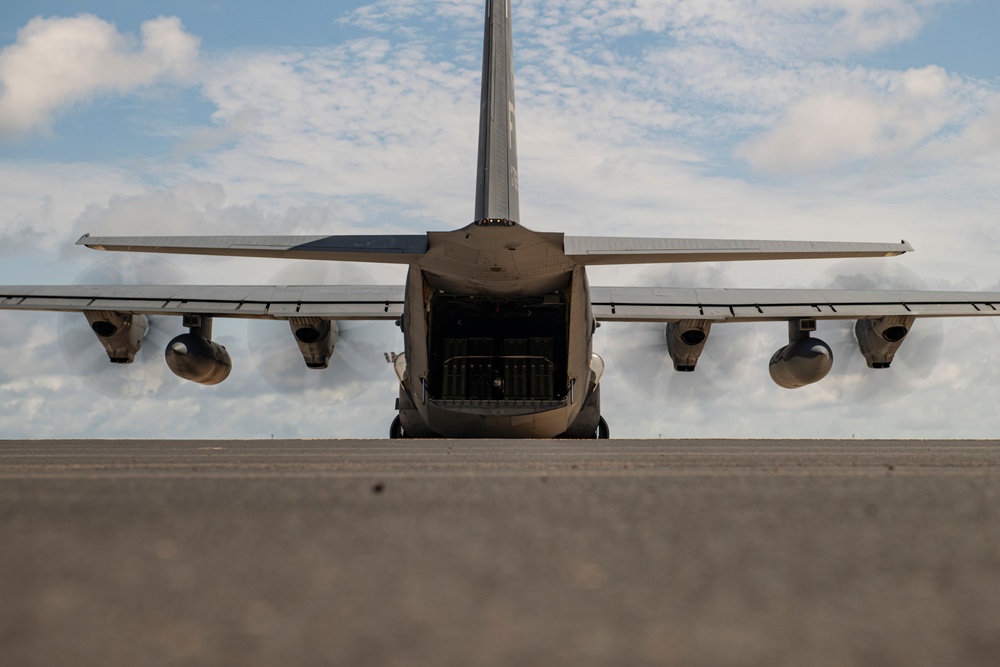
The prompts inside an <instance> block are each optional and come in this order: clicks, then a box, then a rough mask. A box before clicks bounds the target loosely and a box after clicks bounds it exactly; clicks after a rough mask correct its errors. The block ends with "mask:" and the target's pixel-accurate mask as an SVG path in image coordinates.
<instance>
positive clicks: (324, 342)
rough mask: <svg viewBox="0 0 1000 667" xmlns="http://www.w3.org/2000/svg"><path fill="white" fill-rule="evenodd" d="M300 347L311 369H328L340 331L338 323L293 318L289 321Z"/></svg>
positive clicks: (309, 318) (316, 319) (312, 318)
mask: <svg viewBox="0 0 1000 667" xmlns="http://www.w3.org/2000/svg"><path fill="white" fill-rule="evenodd" d="M288 324H289V325H290V326H291V327H292V334H293V335H294V336H295V342H296V343H297V344H298V346H299V351H300V352H301V353H302V358H303V359H304V360H305V362H306V366H308V367H309V368H315V369H320V368H326V367H328V366H329V365H330V357H331V356H333V346H334V345H336V343H337V338H338V336H339V333H340V329H339V327H338V326H337V323H336V322H332V321H330V320H322V319H318V318H314V317H308V318H299V317H296V318H292V319H291V320H289V321H288Z"/></svg>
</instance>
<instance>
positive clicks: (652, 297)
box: [591, 287, 1000, 322]
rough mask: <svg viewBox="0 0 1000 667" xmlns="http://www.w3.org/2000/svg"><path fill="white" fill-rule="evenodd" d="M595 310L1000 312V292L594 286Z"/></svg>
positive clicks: (727, 317)
mask: <svg viewBox="0 0 1000 667" xmlns="http://www.w3.org/2000/svg"><path fill="white" fill-rule="evenodd" d="M591 302H592V304H593V308H594V315H595V317H597V319H598V320H602V321H623V322H671V321H680V320H692V319H693V320H699V319H700V320H706V321H712V322H763V321H783V320H790V319H795V318H814V319H823V320H832V319H842V320H849V319H867V318H876V317H884V316H888V315H901V316H912V317H983V316H987V317H989V316H998V315H1000V293H998V292H929V291H927V292H923V291H892V290H885V291H882V290H782V289H775V290H752V289H751V290H745V289H664V288H658V287H624V288H608V287H594V288H592V289H591Z"/></svg>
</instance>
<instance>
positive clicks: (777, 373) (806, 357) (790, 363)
mask: <svg viewBox="0 0 1000 667" xmlns="http://www.w3.org/2000/svg"><path fill="white" fill-rule="evenodd" d="M831 368H833V350H831V349H830V346H829V345H827V344H826V343H824V342H823V341H821V340H820V339H819V338H812V337H810V336H808V335H807V336H802V337H801V338H798V339H797V340H793V341H792V342H791V343H789V344H788V345H786V346H785V347H783V348H781V349H780V350H778V351H777V352H775V353H774V356H773V357H771V364H770V366H769V368H768V370H769V371H770V373H771V379H772V380H774V383H775V384H777V385H778V386H779V387H784V388H785V389H798V388H799V387H805V386H806V385H810V384H813V383H815V382H819V381H820V380H822V379H823V378H825V377H826V376H827V373H829V372H830V369H831Z"/></svg>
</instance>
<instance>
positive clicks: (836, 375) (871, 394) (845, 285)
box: [812, 259, 944, 404]
mask: <svg viewBox="0 0 1000 667" xmlns="http://www.w3.org/2000/svg"><path fill="white" fill-rule="evenodd" d="M812 286H813V287H814V288H817V289H847V290H869V289H876V290H926V289H927V285H926V284H925V283H924V282H923V281H922V280H921V279H920V278H919V276H917V274H915V273H913V271H911V270H909V269H907V268H906V267H904V266H901V265H900V264H899V263H887V262H885V261H884V260H867V259H855V260H848V261H845V262H838V263H837V264H836V265H835V266H833V267H831V268H830V269H829V270H827V271H825V272H824V273H823V274H822V275H821V277H820V278H819V279H817V280H816V281H815V282H814V284H813V285H812ZM819 326H820V329H819V331H818V332H817V334H818V336H819V337H820V338H822V339H823V340H825V341H826V342H827V343H828V344H829V345H830V347H831V349H832V350H833V370H831V371H830V374H829V375H828V376H827V377H826V378H825V379H824V380H823V381H822V382H820V383H819V386H820V387H822V388H823V390H824V391H826V392H828V393H829V394H830V395H831V396H833V397H835V398H837V399H838V400H841V401H847V402H850V403H864V404H881V403H888V402H890V401H894V400H898V399H899V398H902V397H904V396H906V395H907V394H910V393H912V392H913V391H915V390H917V389H918V388H919V387H920V386H921V384H923V383H924V382H925V381H926V380H927V379H928V378H929V377H930V375H931V373H932V372H933V371H934V368H935V366H937V363H938V360H939V359H940V357H941V350H942V347H943V343H944V325H943V323H942V322H941V320H939V319H936V318H927V317H923V318H918V319H917V320H916V321H915V323H914V324H913V328H912V329H911V330H910V332H909V334H908V335H907V336H906V339H905V340H904V341H903V344H902V346H901V347H900V348H899V351H898V352H896V355H895V358H894V359H893V361H892V365H891V367H890V368H887V369H872V368H868V365H867V363H866V361H865V359H864V357H863V356H862V354H861V352H860V351H859V350H858V339H857V335H856V334H855V320H847V321H836V320H834V321H824V322H821V323H820V325H819Z"/></svg>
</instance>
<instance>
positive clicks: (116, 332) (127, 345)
mask: <svg viewBox="0 0 1000 667" xmlns="http://www.w3.org/2000/svg"><path fill="white" fill-rule="evenodd" d="M84 315H85V316H86V317H87V322H88V323H89V324H90V328H91V330H92V331H93V332H94V333H95V334H97V340H99V341H100V342H101V345H102V346H104V350H105V351H106V352H107V353H108V359H110V360H111V363H113V364H131V363H132V362H133V361H135V355H136V353H138V352H139V350H140V349H141V348H142V339H143V338H144V337H145V336H146V329H147V328H149V322H148V321H147V320H146V317H145V316H144V315H127V314H123V313H115V312H111V311H94V312H85V313H84Z"/></svg>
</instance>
